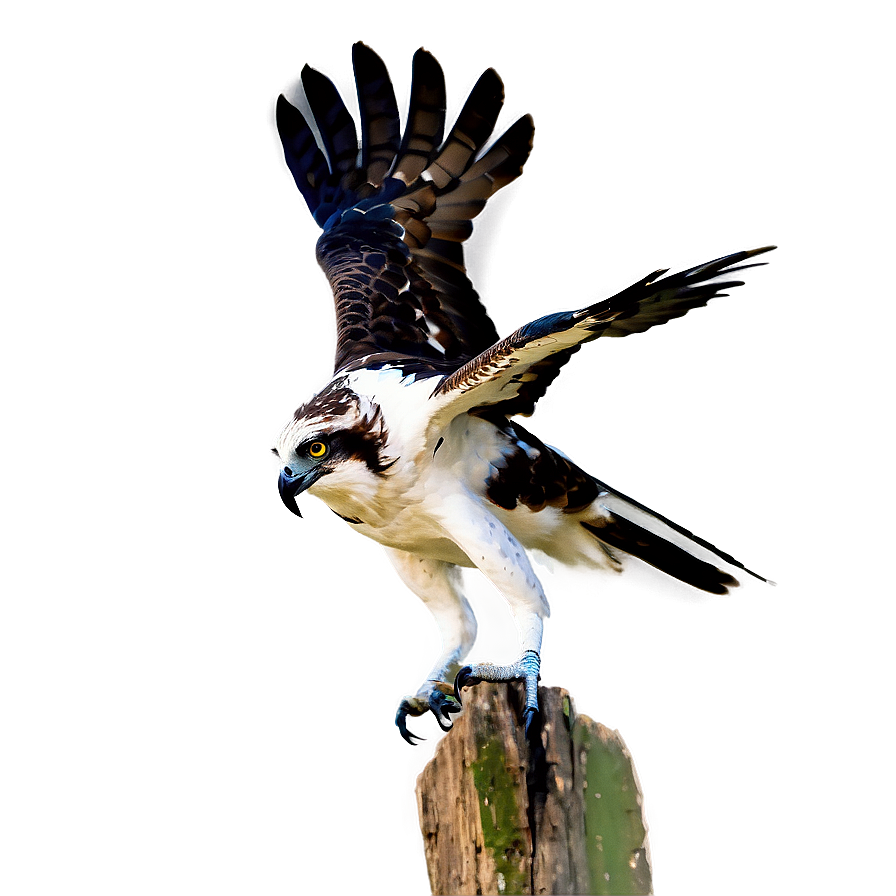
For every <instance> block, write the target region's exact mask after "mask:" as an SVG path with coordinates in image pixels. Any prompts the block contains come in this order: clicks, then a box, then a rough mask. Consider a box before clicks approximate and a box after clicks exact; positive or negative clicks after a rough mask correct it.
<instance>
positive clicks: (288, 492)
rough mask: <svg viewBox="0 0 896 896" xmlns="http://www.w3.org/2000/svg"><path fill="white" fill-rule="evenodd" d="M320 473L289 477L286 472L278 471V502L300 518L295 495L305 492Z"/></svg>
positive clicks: (310, 472)
mask: <svg viewBox="0 0 896 896" xmlns="http://www.w3.org/2000/svg"><path fill="white" fill-rule="evenodd" d="M319 475H320V472H319V471H318V470H311V471H309V472H308V473H299V474H298V475H295V476H293V475H290V474H289V473H287V472H286V470H281V471H280V478H279V479H278V480H277V490H278V491H279V492H280V500H281V501H283V503H284V504H285V505H286V507H287V508H288V509H289V510H290V511H291V512H292V513H294V514H295V515H296V516H298V517H300V516H301V515H302V514H301V513H300V512H299V505H298V504H296V495H298V494H300V493H301V492H303V491H305V489H306V488H308V487H309V486H310V485H312V484H313V483H314V481H315V480H316V479H317V478H318V476H319Z"/></svg>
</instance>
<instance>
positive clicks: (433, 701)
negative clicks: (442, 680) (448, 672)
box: [429, 691, 463, 731]
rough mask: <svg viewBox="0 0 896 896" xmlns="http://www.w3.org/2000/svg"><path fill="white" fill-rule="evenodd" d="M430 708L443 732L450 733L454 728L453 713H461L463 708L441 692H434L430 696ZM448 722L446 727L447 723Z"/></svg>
mask: <svg viewBox="0 0 896 896" xmlns="http://www.w3.org/2000/svg"><path fill="white" fill-rule="evenodd" d="M429 708H430V709H431V710H432V714H433V715H434V716H435V717H436V721H437V722H438V723H439V728H441V729H442V731H450V730H451V729H452V728H453V727H454V726H453V725H452V724H451V713H453V712H460V711H461V709H462V708H463V707H461V706H460V705H459V704H457V703H455V702H454V701H453V700H452V699H450V698H449V697H446V696H445V695H444V694H443V693H442V692H441V691H433V692H432V693H431V694H430V695H429ZM442 719H444V720H445V722H448V724H447V725H446V724H445V722H443V721H442Z"/></svg>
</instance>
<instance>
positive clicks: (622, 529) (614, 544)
mask: <svg viewBox="0 0 896 896" xmlns="http://www.w3.org/2000/svg"><path fill="white" fill-rule="evenodd" d="M582 525H583V526H584V527H585V529H587V530H588V531H589V532H590V533H591V534H592V535H594V536H596V537H597V538H598V539H599V540H600V541H601V542H603V543H604V544H606V545H609V546H610V547H611V548H615V549H617V550H619V551H624V552H625V553H627V554H631V555H632V556H633V557H638V558H639V559H640V560H643V561H644V562H645V563H649V564H650V565H651V566H653V567H655V568H656V569H658V570H660V571H661V572H664V573H666V575H670V576H672V577H673V578H676V579H678V580H679V581H680V582H685V583H687V584H688V585H693V586H694V588H699V589H700V590H701V591H708V592H709V593H710V594H727V593H728V589H729V588H736V587H737V586H738V585H739V584H740V583H739V582H738V581H737V579H735V578H734V576H732V575H729V574H728V573H727V572H724V571H723V570H721V569H719V568H718V567H716V566H713V565H712V563H707V562H706V561H705V560H700V559H699V558H697V557H695V556H694V555H693V554H689V553H688V552H687V551H686V550H684V548H680V547H678V546H677V545H674V544H672V542H671V541H666V539H665V538H663V537H662V536H660V535H657V534H656V533H654V532H651V531H650V530H649V529H645V528H643V527H642V526H639V525H638V524H637V523H633V522H632V521H631V520H627V519H624V518H623V517H620V516H616V515H615V514H613V513H610V514H607V516H605V517H601V518H600V521H599V523H594V522H584V521H583V522H582Z"/></svg>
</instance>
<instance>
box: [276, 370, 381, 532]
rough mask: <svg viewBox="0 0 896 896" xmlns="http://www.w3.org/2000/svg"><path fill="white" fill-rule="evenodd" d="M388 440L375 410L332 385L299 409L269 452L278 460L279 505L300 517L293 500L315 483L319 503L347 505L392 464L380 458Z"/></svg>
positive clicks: (363, 398) (342, 387)
mask: <svg viewBox="0 0 896 896" xmlns="http://www.w3.org/2000/svg"><path fill="white" fill-rule="evenodd" d="M387 439H388V436H387V433H386V429H385V426H384V423H383V418H382V413H381V411H380V408H379V406H378V405H377V404H375V403H374V402H372V401H371V400H370V399H368V398H367V397H366V396H361V395H358V394H357V393H355V392H354V391H352V390H351V389H349V388H348V387H347V386H346V385H345V384H344V383H343V382H341V381H339V380H337V381H335V382H333V383H331V384H330V385H329V386H327V388H326V389H324V390H323V391H322V392H319V393H318V394H317V395H315V396H314V398H312V399H311V401H309V402H307V403H306V404H303V405H302V406H301V407H300V408H298V409H297V410H296V412H295V414H293V418H292V420H290V422H289V423H288V424H287V425H286V426H285V427H284V429H283V432H282V433H281V434H280V437H279V439H278V440H277V446H276V447H275V448H274V449H272V450H273V452H274V454H276V455H277V457H278V458H279V459H280V465H281V466H280V478H279V480H278V482H277V487H278V489H279V491H280V498H281V499H282V501H283V503H284V504H285V505H286V506H287V507H288V508H289V509H290V510H291V511H292V512H293V513H294V514H296V516H301V515H302V514H301V513H300V512H299V507H298V504H297V503H296V496H297V495H299V494H300V493H301V492H304V491H306V490H308V489H310V488H311V487H312V486H314V485H315V484H316V483H319V482H320V481H321V480H322V479H324V478H325V477H326V482H325V483H321V485H318V487H317V488H316V489H315V491H316V492H317V493H318V494H319V496H320V497H322V498H324V500H325V501H326V502H327V503H328V504H329V505H330V506H331V507H333V509H334V510H336V511H337V512H341V511H340V510H339V508H338V507H335V506H333V505H334V503H336V504H339V503H341V502H340V500H339V499H340V497H343V496H344V498H345V499H347V500H350V498H351V496H352V494H353V493H355V492H358V491H363V490H364V489H365V486H369V485H371V484H372V482H373V481H375V479H376V478H377V477H382V476H383V474H384V473H385V471H386V470H387V469H388V468H389V467H390V466H391V465H392V463H394V459H389V458H387V457H386V456H385V454H384V450H385V447H386V442H387Z"/></svg>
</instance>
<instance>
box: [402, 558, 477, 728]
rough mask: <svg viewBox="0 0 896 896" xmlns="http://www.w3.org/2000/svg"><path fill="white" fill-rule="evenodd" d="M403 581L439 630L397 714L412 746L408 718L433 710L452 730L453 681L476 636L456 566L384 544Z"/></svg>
mask: <svg viewBox="0 0 896 896" xmlns="http://www.w3.org/2000/svg"><path fill="white" fill-rule="evenodd" d="M386 553H387V554H388V555H389V559H390V560H391V561H392V564H393V565H394V567H395V569H396V571H397V572H398V574H399V575H400V576H401V578H402V581H403V582H404V583H405V584H406V585H407V586H408V588H410V589H411V591H413V592H414V594H416V595H417V596H418V597H419V598H420V599H421V600H422V601H423V602H424V603H425V604H426V606H427V607H429V610H430V612H431V613H432V615H433V617H434V618H435V621H436V624H437V625H438V627H439V631H440V632H441V634H442V652H441V653H440V654H439V657H438V659H437V660H436V662H435V665H434V666H433V667H432V669H430V671H429V675H427V677H426V680H425V681H424V682H423V684H422V685H421V686H420V687H419V688H418V689H417V693H416V694H414V695H413V696H408V697H405V698H403V699H402V701H401V703H400V704H399V706H398V712H397V713H396V714H395V724H396V725H397V726H398V730H399V731H400V732H401V736H402V737H403V738H404V739H405V740H406V741H407V742H408V743H409V744H412V745H414V744H415V741H416V740H422V739H423V738H421V737H418V736H417V735H416V734H413V733H412V732H411V731H408V727H407V717H408V716H421V715H423V714H424V713H426V712H432V714H433V715H434V716H435V717H436V721H437V722H438V724H439V727H440V728H441V729H442V730H443V731H450V730H451V714H452V713H456V712H460V709H461V707H460V703H459V702H457V701H455V700H454V699H453V694H454V690H453V686H452V682H453V681H454V680H455V677H456V676H457V673H458V671H459V670H460V667H461V662H462V660H463V658H464V657H465V656H466V655H467V653H468V652H469V650H470V648H471V647H472V646H473V641H474V640H475V639H476V619H475V617H474V616H473V610H472V609H471V607H470V605H469V603H468V602H467V599H466V598H465V597H464V596H463V594H461V592H460V570H459V569H458V568H457V567H456V566H454V565H453V564H451V563H445V562H443V561H441V560H431V559H428V558H424V557H418V556H415V555H413V554H409V553H407V552H406V551H400V550H396V549H394V548H387V549H386Z"/></svg>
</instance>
